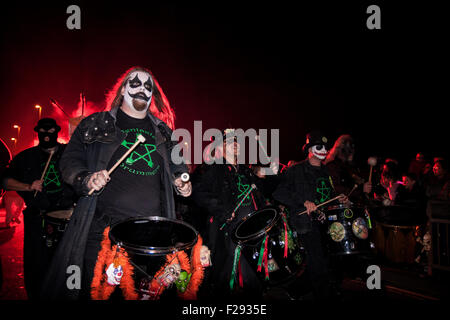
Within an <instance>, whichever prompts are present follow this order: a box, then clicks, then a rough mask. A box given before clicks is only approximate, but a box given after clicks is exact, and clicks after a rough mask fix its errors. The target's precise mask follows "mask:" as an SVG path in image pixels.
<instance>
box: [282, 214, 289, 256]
mask: <svg viewBox="0 0 450 320" xmlns="http://www.w3.org/2000/svg"><path fill="white" fill-rule="evenodd" d="M283 224H284V257H285V258H287V256H288V244H289V242H288V241H289V239H288V231H287V226H286V221H284V219H283Z"/></svg>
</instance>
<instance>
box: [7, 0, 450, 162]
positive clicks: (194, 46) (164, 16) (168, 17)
mask: <svg viewBox="0 0 450 320" xmlns="http://www.w3.org/2000/svg"><path fill="white" fill-rule="evenodd" d="M242 2H244V1H242ZM349 2H350V1H333V2H331V1H330V2H329V3H327V2H320V4H316V5H298V4H297V5H296V6H293V4H290V3H291V2H281V1H277V2H273V4H272V5H269V4H267V3H266V2H252V3H251V4H250V3H249V4H246V5H243V4H242V3H240V2H220V3H218V2H215V1H214V2H212V1H210V2H205V3H200V2H189V3H188V4H183V5H181V4H166V1H161V3H159V2H158V3H157V2H154V1H145V2H140V1H133V2H131V1H130V2H117V4H114V2H111V1H108V2H101V1H96V2H95V5H94V4H92V3H91V2H88V1H74V2H66V1H60V2H58V3H59V4H56V5H55V4H53V5H51V6H50V5H45V4H35V3H33V4H25V3H23V2H21V3H20V4H17V5H13V6H12V7H9V8H8V9H4V10H2V13H1V15H2V17H1V24H2V26H1V54H0V56H1V58H0V61H1V70H2V77H1V89H0V90H1V95H2V98H3V99H2V100H3V101H2V105H1V107H0V117H1V119H2V120H1V121H2V124H3V126H1V128H0V137H1V138H3V139H4V140H10V138H11V137H13V136H15V133H16V131H15V129H13V128H12V125H13V124H15V123H17V124H20V125H21V127H22V131H21V137H20V141H19V145H18V150H21V149H23V148H26V147H29V146H31V144H32V137H33V131H32V128H33V127H34V125H35V122H36V121H37V111H36V110H35V109H34V105H35V104H40V105H41V106H43V116H53V117H57V118H58V120H59V121H60V123H61V125H62V126H63V127H64V130H65V131H66V132H67V121H66V118H65V117H64V116H63V115H62V113H61V112H59V111H58V110H57V109H55V108H54V107H52V106H51V105H50V103H49V98H54V99H56V100H57V101H58V102H59V103H60V104H61V105H62V106H63V107H64V109H65V111H66V112H67V113H69V114H71V115H72V112H74V111H75V110H76V105H77V102H78V98H79V94H80V92H81V91H83V92H84V93H85V94H86V97H87V100H88V101H89V103H93V104H94V105H95V106H96V107H95V111H99V110H100V109H102V108H103V106H104V105H103V103H104V94H105V92H106V91H107V90H108V89H109V88H110V87H111V86H112V85H113V84H114V82H115V80H116V79H117V78H118V76H119V75H120V74H122V73H123V72H124V71H125V70H126V69H128V68H129V67H131V66H133V65H142V66H145V67H148V68H149V69H151V70H152V72H153V74H154V75H155V77H156V78H157V80H158V81H159V82H160V84H161V86H162V88H163V90H164V92H165V94H166V95H167V97H168V99H169V101H170V103H171V105H172V107H173V108H174V109H175V111H176V115H177V120H176V126H177V127H178V128H187V129H192V127H193V121H194V120H202V121H203V128H204V130H206V128H211V127H214V128H220V129H222V128H224V127H227V126H229V125H232V126H234V127H237V128H244V129H247V128H255V129H259V128H268V129H270V128H279V129H280V135H281V137H280V138H281V147H280V148H281V150H280V151H281V160H282V162H287V161H288V160H290V159H297V160H300V159H301V158H302V155H301V154H300V148H301V146H302V145H303V143H304V140H305V134H306V133H307V132H308V131H309V130H311V129H314V128H321V129H323V130H324V131H325V132H326V133H327V134H328V136H329V137H330V138H331V140H333V141H334V140H335V139H336V138H337V137H338V136H339V135H340V134H343V133H350V134H352V135H353V136H354V138H355V139H356V142H357V148H358V153H359V157H360V159H362V161H365V159H366V158H367V156H371V155H376V156H379V157H393V158H397V159H399V160H400V161H401V162H402V163H403V164H405V163H406V162H408V161H409V159H411V158H412V157H414V155H415V153H416V152H417V151H424V152H426V153H427V155H428V156H429V157H433V156H438V155H443V156H448V154H449V152H448V127H447V126H448V122H449V121H448V116H447V115H445V110H446V109H448V105H449V103H448V98H447V96H446V93H447V92H448V84H449V81H448V74H449V73H448V71H449V70H448V69H449V68H448V56H449V55H448V53H449V52H448V49H447V48H446V47H447V46H446V44H445V42H448V33H447V32H446V30H444V29H443V27H444V25H445V20H444V10H443V9H442V8H439V7H437V6H431V5H425V4H422V5H420V6H419V5H414V4H411V3H410V2H405V3H404V4H401V3H398V4H397V5H396V6H395V7H394V6H393V5H392V4H385V3H384V2H383V3H380V2H378V4H379V5H380V7H381V23H382V29H381V30H368V29H367V28H366V19H367V17H368V14H367V13H366V8H367V6H368V5H370V4H374V3H377V2H376V1H375V2H367V3H363V2H361V3H359V4H356V3H353V1H351V3H349ZM43 3H45V2H43ZM71 4H77V5H79V6H80V8H81V23H82V26H81V30H68V29H67V28H66V19H67V18H68V16H69V15H68V14H66V8H67V7H68V6H69V5H71ZM64 130H63V131H64ZM63 133H64V132H63ZM10 142H11V141H8V143H10ZM10 145H11V144H10Z"/></svg>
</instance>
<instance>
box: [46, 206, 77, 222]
mask: <svg viewBox="0 0 450 320" xmlns="http://www.w3.org/2000/svg"><path fill="white" fill-rule="evenodd" d="M74 209H75V208H70V209H62V210H53V211H49V212H46V213H44V218H46V219H48V218H50V219H56V220H65V221H69V220H70V218H72V215H73V211H74ZM59 211H70V212H71V213H70V216H69V217H68V218H57V217H54V216H51V215H49V213H52V212H59Z"/></svg>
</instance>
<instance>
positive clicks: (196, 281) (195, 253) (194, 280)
mask: <svg viewBox="0 0 450 320" xmlns="http://www.w3.org/2000/svg"><path fill="white" fill-rule="evenodd" d="M202 245H203V239H202V237H201V236H200V235H198V240H197V243H196V244H195V246H194V248H193V249H192V254H191V263H192V276H191V281H189V283H188V285H187V288H186V291H184V292H183V293H181V292H179V293H178V296H179V297H180V298H181V299H183V300H197V292H198V288H199V287H200V285H201V284H202V281H203V275H204V267H203V266H202V264H201V263H200V249H201V248H202ZM186 271H187V270H186ZM188 273H189V271H188Z"/></svg>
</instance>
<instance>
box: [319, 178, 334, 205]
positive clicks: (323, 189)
mask: <svg viewBox="0 0 450 320" xmlns="http://www.w3.org/2000/svg"><path fill="white" fill-rule="evenodd" d="M316 191H317V193H318V195H320V199H318V200H316V202H317V203H322V202H324V201H327V200H328V199H329V198H330V194H331V188H330V187H329V186H328V185H327V183H326V179H324V178H319V179H318V181H317V188H316Z"/></svg>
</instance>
